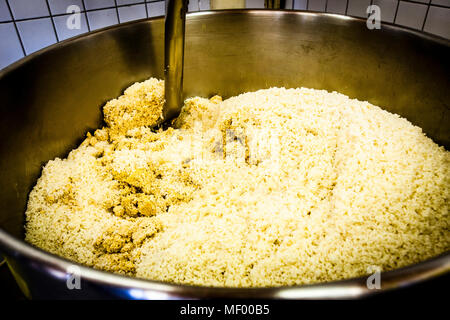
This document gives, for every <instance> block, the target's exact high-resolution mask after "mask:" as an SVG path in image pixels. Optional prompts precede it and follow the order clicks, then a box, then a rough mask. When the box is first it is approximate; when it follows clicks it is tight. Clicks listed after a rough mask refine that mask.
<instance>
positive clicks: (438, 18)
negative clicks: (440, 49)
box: [424, 7, 450, 39]
mask: <svg viewBox="0 0 450 320" xmlns="http://www.w3.org/2000/svg"><path fill="white" fill-rule="evenodd" d="M424 30H425V31H426V32H430V33H434V34H437V35H439V36H441V37H444V38H447V39H450V9H448V8H438V7H430V10H429V11H428V18H427V22H426V24H425V28H424Z"/></svg>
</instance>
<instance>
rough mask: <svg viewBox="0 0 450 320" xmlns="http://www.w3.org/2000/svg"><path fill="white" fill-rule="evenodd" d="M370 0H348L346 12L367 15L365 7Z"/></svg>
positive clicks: (357, 15)
mask: <svg viewBox="0 0 450 320" xmlns="http://www.w3.org/2000/svg"><path fill="white" fill-rule="evenodd" d="M369 5H370V0H349V2H348V10H347V14H348V15H349V16H355V17H363V18H365V17H367V11H366V10H367V7H368V6H369Z"/></svg>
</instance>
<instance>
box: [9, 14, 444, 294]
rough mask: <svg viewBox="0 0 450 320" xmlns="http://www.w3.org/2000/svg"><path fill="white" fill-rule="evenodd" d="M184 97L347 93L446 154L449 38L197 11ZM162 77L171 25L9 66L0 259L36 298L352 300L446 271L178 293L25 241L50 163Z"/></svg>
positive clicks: (304, 18)
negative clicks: (264, 91) (73, 286)
mask: <svg viewBox="0 0 450 320" xmlns="http://www.w3.org/2000/svg"><path fill="white" fill-rule="evenodd" d="M185 51H186V56H185V69H184V76H185V82H184V84H185V85H184V92H183V97H189V96H194V95H201V96H211V95H213V94H220V95H222V96H224V97H229V96H232V95H236V94H239V93H241V92H244V91H249V90H255V89H261V88H267V87H271V86H285V87H299V86H305V87H311V88H317V89H326V90H329V91H333V90H336V91H339V92H342V93H344V94H347V95H349V96H350V97H353V98H358V99H360V100H368V101H370V102H371V103H374V104H376V105H379V106H381V107H383V108H385V109H387V110H388V111H391V112H395V113H398V114H400V115H402V116H404V117H406V118H408V119H409V120H410V121H411V122H413V123H414V124H416V125H418V126H420V127H422V128H423V130H424V132H426V133H427V135H428V136H430V137H431V138H433V139H434V140H435V141H436V142H437V143H439V144H441V145H443V146H445V147H446V148H447V149H448V148H449V147H450V126H449V123H450V121H449V118H450V110H449V109H450V108H449V104H448V103H449V101H450V91H449V90H448V88H449V87H450V76H449V75H450V60H449V59H448V57H449V56H450V44H449V41H447V40H443V39H439V38H435V37H432V36H428V35H424V34H420V33H417V32H415V31H411V30H406V29H402V28H399V27H395V26H389V25H383V28H382V29H381V30H373V31H371V30H368V29H367V28H366V25H365V21H364V20H360V19H354V18H349V17H343V16H337V15H332V14H318V13H304V12H282V11H272V10H271V11H259V10H249V11H245V10H238V11H218V12H201V13H195V14H188V16H187V22H186V49H185ZM150 76H154V77H158V78H163V77H164V20H163V19H162V18H157V19H150V20H144V21H138V22H133V23H128V24H123V25H120V26H115V27H111V28H107V29H104V30H99V31H96V32H93V33H90V34H88V35H85V36H81V37H78V38H75V39H70V40H67V41H64V42H62V43H60V44H57V45H54V46H52V47H50V48H47V49H44V50H42V51H40V52H38V53H35V54H33V55H31V56H29V57H26V58H25V59H22V60H21V61H19V62H17V63H15V64H14V65H12V66H10V67H8V68H6V69H4V70H3V71H1V72H0V96H1V97H2V103H1V104H0V134H1V137H2V139H0V190H1V191H2V192H0V227H1V230H0V253H1V254H2V255H3V256H4V257H5V258H6V260H7V263H8V266H9V267H10V269H11V270H12V272H13V274H14V276H15V278H16V279H17V281H18V283H19V285H20V286H21V288H22V290H23V291H24V293H25V294H26V295H27V296H29V297H33V298H52V297H53V298H55V297H67V298H69V297H70V298H104V297H108V298H112V297H120V298H180V297H181V298H202V297H266V298H350V297H361V296H365V295H370V294H374V293H379V292H383V290H389V289H393V288H397V287H401V286H406V285H411V284H414V283H416V282H419V281H423V280H425V279H429V278H431V277H436V276H438V275H440V274H442V273H446V272H448V271H449V269H450V254H449V253H446V254H444V255H442V256H440V257H437V258H435V259H431V260H428V261H425V262H422V263H419V264H417V265H414V266H410V267H408V268H404V269H399V270H395V271H390V272H383V273H382V274H381V285H382V289H381V290H369V289H368V288H367V287H366V279H365V278H359V279H350V280H345V281H339V282H334V283H328V284H319V285H313V286H297V287H282V288H255V289H230V288H207V287H192V286H181V285H172V284H167V283H161V282H155V281H145V280H139V279H132V278H127V277H123V276H119V275H115V274H111V273H106V272H102V271H97V270H94V269H90V268H86V267H83V266H79V267H80V273H81V279H82V283H81V285H82V290H69V289H67V287H66V279H67V278H68V277H69V275H68V273H67V268H68V267H69V266H70V265H72V264H73V263H71V262H69V261H67V260H64V259H61V258H59V257H56V256H54V255H51V254H48V253H46V252H43V251H42V250H39V249H36V248H33V247H31V246H29V245H28V244H26V243H25V242H23V241H22V240H21V239H22V238H23V223H24V211H25V208H26V201H27V195H28V193H29V191H30V190H31V188H32V187H33V185H34V184H35V181H36V179H37V178H38V177H39V175H40V170H41V168H42V165H43V164H45V163H46V161H48V160H49V159H53V158H54V157H57V156H58V157H64V156H66V155H67V153H68V152H69V151H70V150H71V149H73V148H74V147H75V146H76V145H77V144H78V143H79V142H80V141H81V140H82V139H83V137H84V134H85V133H86V131H92V130H94V129H96V128H97V127H99V126H101V125H102V115H101V106H102V105H103V104H104V103H105V102H106V101H107V100H109V99H111V98H114V97H117V96H118V95H120V94H121V92H122V91H123V90H124V89H125V88H126V87H128V86H129V85H131V84H132V83H134V82H135V81H141V80H144V79H146V78H148V77H150Z"/></svg>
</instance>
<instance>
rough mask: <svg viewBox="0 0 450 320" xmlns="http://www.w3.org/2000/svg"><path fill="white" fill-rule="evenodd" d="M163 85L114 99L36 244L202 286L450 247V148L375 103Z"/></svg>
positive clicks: (44, 196) (296, 275)
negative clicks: (167, 106)
mask: <svg viewBox="0 0 450 320" xmlns="http://www.w3.org/2000/svg"><path fill="white" fill-rule="evenodd" d="M163 103H164V83H163V81H159V80H157V79H149V80H147V81H145V82H142V83H136V84H134V85H133V86H131V87H130V88H128V89H127V90H126V91H125V94H124V95H123V96H121V97H119V98H118V99H115V100H112V101H110V102H108V103H107V104H106V105H105V107H104V115H105V122H106V124H107V126H106V127H104V128H102V129H99V130H97V131H95V133H93V134H88V135H87V138H86V139H85V141H84V142H83V143H82V144H81V145H80V146H79V147H78V148H77V149H75V150H73V151H72V152H71V153H70V154H69V156H68V157H67V159H59V158H57V159H55V160H53V161H50V162H49V163H48V164H47V165H46V166H45V167H44V169H43V171H42V176H41V178H40V179H39V180H38V182H37V185H36V186H35V188H34V189H33V191H32V192H31V194H30V197H29V202H28V208H27V212H26V217H27V223H26V240H27V241H28V242H30V243H31V244H33V245H35V246H37V247H40V248H42V249H44V250H47V251H49V252H52V253H54V254H57V255H60V256H63V257H65V258H68V259H70V260H73V261H76V262H79V263H82V264H85V265H87V266H92V267H94V268H98V269H102V270H107V271H112V272H116V273H121V274H126V275H131V276H136V277H140V278H147V279H154V280H162V281H168V282H173V283H184V284H195V285H205V286H229V287H257V286H279V285H294V284H307V283H317V282H324V281H331V280H338V279H344V278H350V277H356V276H362V275H366V274H368V272H370V271H369V270H370V268H374V267H375V268H378V269H381V270H391V269H395V268H399V267H402V266H406V265H409V264H412V263H416V262H419V261H421V260H425V259H427V258H430V257H433V256H436V255H438V254H440V253H442V252H445V251H447V250H449V249H450V232H449V222H450V220H449V193H450V175H449V168H450V153H449V152H448V151H446V150H444V148H442V147H439V146H438V145H436V144H435V143H434V142H433V141H432V140H431V139H429V138H427V137H426V136H425V135H424V134H423V133H422V131H421V129H420V128H418V127H416V126H413V125H412V124H411V123H410V122H408V121H407V120H405V119H403V118H401V117H399V116H398V115H395V114H391V113H389V112H386V111H384V110H382V109H380V108H379V107H376V106H373V105H371V104H370V103H368V102H361V101H358V100H354V99H350V98H348V97H347V96H345V95H342V94H339V93H336V92H332V93H328V92H326V91H323V90H313V89H305V88H301V89H284V88H271V89H267V90H259V91H256V92H249V93H244V94H241V95H239V96H236V97H232V98H229V99H226V100H222V98H221V97H219V96H215V97H212V98H211V99H204V98H199V97H195V98H191V99H187V100H186V102H185V105H184V107H183V110H182V113H181V115H180V116H179V117H178V118H177V119H176V120H175V121H174V122H173V125H172V126H171V127H169V128H168V129H166V130H164V129H154V128H152V125H153V124H154V123H155V122H156V121H157V120H158V119H159V118H160V117H161V114H162V107H163Z"/></svg>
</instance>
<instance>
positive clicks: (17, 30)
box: [6, 0, 27, 57]
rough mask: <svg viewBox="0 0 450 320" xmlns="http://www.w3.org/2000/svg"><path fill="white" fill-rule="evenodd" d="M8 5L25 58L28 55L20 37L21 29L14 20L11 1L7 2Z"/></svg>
mask: <svg viewBox="0 0 450 320" xmlns="http://www.w3.org/2000/svg"><path fill="white" fill-rule="evenodd" d="M6 5H7V6H8V10H9V14H10V15H11V19H12V22H13V24H14V29H16V34H17V38H19V42H20V47H21V48H22V53H23V56H24V57H25V56H26V55H27V53H26V51H25V46H24V45H23V41H22V37H21V36H20V32H19V28H17V23H16V21H15V19H14V15H13V12H12V10H11V5H10V4H9V0H6Z"/></svg>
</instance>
